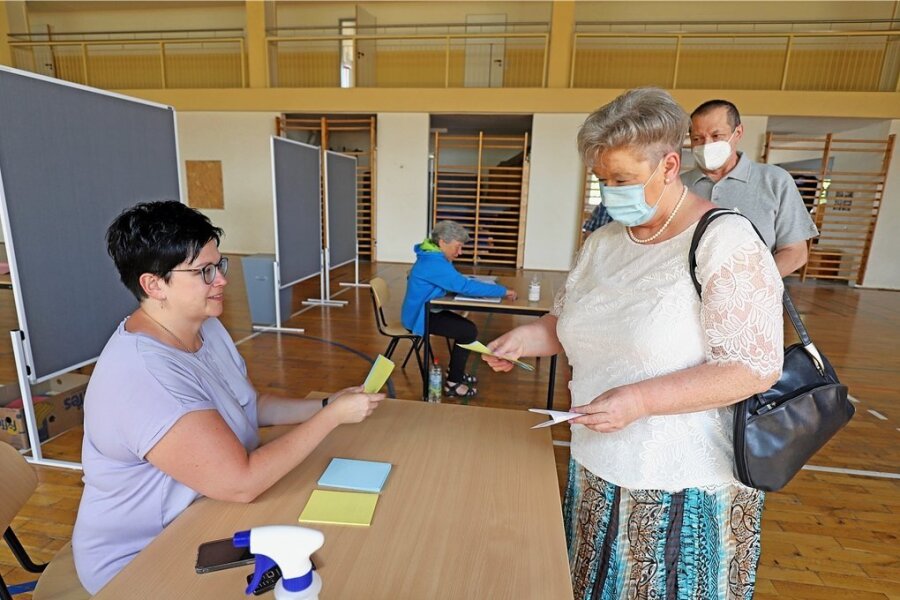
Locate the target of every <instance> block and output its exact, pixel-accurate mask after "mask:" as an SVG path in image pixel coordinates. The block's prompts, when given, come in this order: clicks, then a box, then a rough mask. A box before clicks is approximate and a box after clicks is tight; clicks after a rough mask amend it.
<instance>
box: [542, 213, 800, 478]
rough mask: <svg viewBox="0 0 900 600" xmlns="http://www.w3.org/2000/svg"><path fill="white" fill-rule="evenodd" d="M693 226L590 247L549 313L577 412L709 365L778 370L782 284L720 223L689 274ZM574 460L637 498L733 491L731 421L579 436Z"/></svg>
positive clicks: (726, 416) (754, 241) (599, 234)
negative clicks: (635, 386) (615, 392)
mask: <svg viewBox="0 0 900 600" xmlns="http://www.w3.org/2000/svg"><path fill="white" fill-rule="evenodd" d="M695 228H696V225H695V226H692V227H690V228H688V229H687V230H686V231H684V232H682V233H680V234H679V235H677V236H675V237H673V238H671V239H669V240H666V241H663V242H661V243H658V244H646V245H639V244H636V243H634V242H632V241H631V240H630V239H629V238H628V235H627V233H626V232H625V228H624V227H623V226H622V225H620V224H618V223H610V224H609V225H606V226H604V227H601V228H600V229H598V230H597V231H596V232H594V234H593V235H591V236H590V237H589V238H588V239H587V241H586V242H585V244H584V247H583V248H582V250H581V253H580V254H579V257H578V260H577V262H576V265H575V267H574V268H573V269H572V271H571V272H570V273H569V276H568V279H567V280H566V285H565V288H564V289H563V290H561V291H560V293H559V295H558V296H557V298H556V302H555V303H554V304H555V305H554V308H553V311H552V314H554V315H556V316H557V317H558V318H559V321H558V324H557V335H558V336H559V339H560V342H562V345H563V348H564V349H565V352H566V356H567V357H568V359H569V363H570V364H571V365H572V369H573V378H572V382H571V383H570V384H569V388H570V390H571V394H572V405H573V406H580V405H582V404H588V403H590V402H591V401H592V400H593V399H594V398H596V397H597V396H598V395H600V394H601V393H603V392H604V391H606V390H608V389H611V388H614V387H618V386H622V385H626V384H630V383H635V382H638V381H643V380H645V379H650V378H653V377H658V376H661V375H666V374H668V373H671V372H674V371H679V370H682V369H686V368H689V367H693V366H696V365H699V364H702V363H704V362H712V363H741V364H744V365H747V366H748V367H750V368H751V369H752V370H753V371H754V372H755V373H757V374H759V375H761V376H764V375H770V374H772V373H775V372H780V369H781V363H782V360H783V348H782V344H783V330H782V308H781V294H782V290H783V286H782V282H781V279H780V277H779V274H778V269H777V268H776V266H775V261H774V259H773V258H772V255H771V254H770V253H769V250H768V249H767V248H766V246H765V245H764V244H763V243H762V242H761V241H760V240H759V238H758V237H757V235H756V233H755V232H754V231H753V229H752V228H751V226H750V224H749V222H747V221H746V220H745V219H743V218H741V217H738V216H725V217H722V218H720V219H717V220H715V221H713V222H712V223H711V224H710V225H709V228H708V229H707V230H706V232H705V233H704V235H703V238H702V240H701V242H700V245H699V247H698V249H697V273H696V274H697V279H698V280H699V282H700V284H701V286H702V288H703V300H702V302H701V300H700V298H699V297H698V296H697V292H696V290H695V289H694V286H693V283H692V282H691V278H690V275H689V274H688V251H689V249H690V244H691V237H692V236H693V234H694V229H695ZM571 450H572V457H573V458H574V459H575V460H576V461H577V462H579V463H580V464H582V465H583V466H584V467H585V468H587V469H588V470H589V471H591V472H592V473H594V474H596V475H598V476H600V477H602V478H603V479H605V480H607V481H610V482H612V483H614V484H616V485H619V486H623V487H626V488H630V489H659V490H666V491H677V490H681V489H684V488H688V487H716V486H720V485H724V484H729V483H732V482H734V481H736V480H735V478H734V475H733V473H732V465H733V462H734V456H733V450H732V409H731V408H718V409H712V410H705V411H701V412H693V413H684V414H677V415H664V416H651V417H646V418H643V419H639V420H638V421H635V422H634V423H631V424H630V425H628V426H627V427H625V428H624V429H622V430H620V431H617V432H615V433H596V432H594V431H591V430H589V429H587V428H586V427H584V426H583V425H572V448H571Z"/></svg>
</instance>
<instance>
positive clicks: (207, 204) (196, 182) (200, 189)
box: [185, 160, 225, 208]
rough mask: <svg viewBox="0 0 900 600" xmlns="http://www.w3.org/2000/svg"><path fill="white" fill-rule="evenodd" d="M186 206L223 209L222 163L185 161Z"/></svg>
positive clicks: (215, 161)
mask: <svg viewBox="0 0 900 600" xmlns="http://www.w3.org/2000/svg"><path fill="white" fill-rule="evenodd" d="M185 165H186V167H187V168H186V172H187V183H188V204H190V205H191V206H192V207H194V208H225V194H224V192H223V189H222V161H220V160H187V161H185Z"/></svg>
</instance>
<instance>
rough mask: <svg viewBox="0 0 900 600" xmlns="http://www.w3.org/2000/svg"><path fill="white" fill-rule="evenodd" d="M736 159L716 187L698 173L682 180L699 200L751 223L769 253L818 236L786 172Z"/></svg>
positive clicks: (693, 173)
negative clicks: (742, 217) (731, 210)
mask: <svg viewBox="0 0 900 600" xmlns="http://www.w3.org/2000/svg"><path fill="white" fill-rule="evenodd" d="M738 156H739V158H738V163H737V164H736V165H735V166H734V168H733V169H732V170H731V171H730V172H729V173H728V174H727V175H725V177H723V178H722V179H720V180H719V181H717V182H715V183H713V181H712V179H710V178H709V177H707V176H706V174H705V173H703V171H701V170H700V169H694V170H692V171H688V172H687V173H683V174H682V175H681V180H682V181H683V182H684V184H685V185H686V186H688V188H689V189H690V190H691V191H692V192H694V193H695V194H697V195H698V196H700V197H702V198H706V199H707V200H710V201H712V202H714V203H716V204H718V205H719V206H724V207H726V208H734V209H736V210H737V211H738V212H740V213H741V214H742V215H744V216H745V217H747V218H748V219H750V221H751V222H753V224H754V225H756V228H757V229H759V232H760V233H761V234H762V236H763V238H764V239H765V240H766V244H768V246H769V249H770V250H773V251H774V250H775V249H776V248H782V247H784V246H787V245H788V244H793V243H796V242H802V241H804V240H808V239H809V238H812V237H816V236H817V235H819V231H818V230H817V229H816V224H815V223H813V220H812V217H810V216H809V212H807V210H806V206H805V205H804V204H803V198H801V197H800V191H799V190H798V189H797V184H796V183H794V180H793V178H791V176H790V174H789V173H788V172H787V171H785V170H784V169H782V168H781V167H776V166H775V165H767V164H763V163H755V162H753V161H752V160H750V159H749V158H747V156H746V155H744V154H742V153H740V152H739V153H738Z"/></svg>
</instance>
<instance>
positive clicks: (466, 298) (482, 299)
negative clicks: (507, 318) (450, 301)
mask: <svg viewBox="0 0 900 600" xmlns="http://www.w3.org/2000/svg"><path fill="white" fill-rule="evenodd" d="M454 300H459V301H460V302H491V303H493V304H500V301H501V300H503V298H488V297H482V296H478V297H475V296H460V295H459V294H457V295H456V298H454Z"/></svg>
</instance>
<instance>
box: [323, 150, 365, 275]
mask: <svg viewBox="0 0 900 600" xmlns="http://www.w3.org/2000/svg"><path fill="white" fill-rule="evenodd" d="M325 198H326V205H327V207H328V215H327V220H328V252H329V257H330V261H329V263H330V267H331V268H332V269H333V268H335V267H339V266H341V265H343V264H346V263H348V262H351V261H352V260H354V259H355V258H356V235H357V233H356V221H357V217H356V157H354V156H347V155H346V154H341V153H339V152H331V151H328V152H326V153H325Z"/></svg>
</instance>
